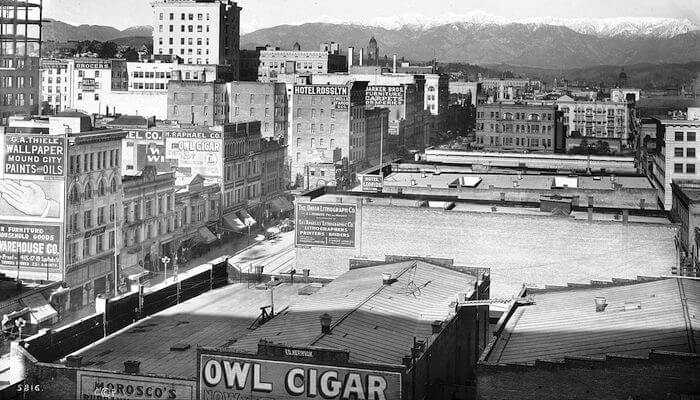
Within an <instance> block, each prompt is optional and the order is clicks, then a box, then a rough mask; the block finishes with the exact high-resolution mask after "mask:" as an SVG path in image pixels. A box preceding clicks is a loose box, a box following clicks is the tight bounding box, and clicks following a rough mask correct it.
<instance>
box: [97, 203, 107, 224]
mask: <svg viewBox="0 0 700 400" xmlns="http://www.w3.org/2000/svg"><path fill="white" fill-rule="evenodd" d="M104 223H105V208H104V207H100V208H98V209H97V225H103V224H104Z"/></svg>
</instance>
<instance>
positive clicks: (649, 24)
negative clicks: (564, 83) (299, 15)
mask: <svg viewBox="0 0 700 400" xmlns="http://www.w3.org/2000/svg"><path fill="white" fill-rule="evenodd" d="M306 22H323V23H331V24H342V25H361V26H372V27H379V28H384V29H390V30H401V29H409V30H427V29H431V28H435V27H438V26H443V25H450V24H459V25H508V24H512V23H520V24H534V25H553V26H565V27H567V28H569V29H571V30H573V31H575V32H578V33H582V34H587V35H595V36H599V37H612V36H627V37H629V36H652V37H661V38H670V37H673V36H676V35H680V34H684V33H688V32H690V31H694V30H698V29H700V27H698V26H697V25H695V24H694V23H693V22H691V21H690V20H689V19H687V18H659V17H617V18H557V17H532V18H522V19H511V18H505V17H500V16H496V15H492V14H489V13H486V12H483V11H471V12H469V13H466V14H457V13H446V14H443V15H441V16H438V17H430V16H426V15H419V14H404V15H398V16H391V17H377V18H374V19H371V20H363V21H347V20H342V19H339V18H336V17H330V16H320V17H318V18H314V20H313V21H306ZM301 23H302V22H299V23H297V24H295V25H298V24H301ZM244 25H245V24H244ZM258 28H261V27H254V26H244V27H243V31H244V32H243V33H249V32H252V31H254V30H256V29H258Z"/></svg>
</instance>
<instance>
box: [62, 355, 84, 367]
mask: <svg viewBox="0 0 700 400" xmlns="http://www.w3.org/2000/svg"><path fill="white" fill-rule="evenodd" d="M82 365H83V357H82V356H68V357H66V366H67V367H71V368H80V367H81V366H82Z"/></svg>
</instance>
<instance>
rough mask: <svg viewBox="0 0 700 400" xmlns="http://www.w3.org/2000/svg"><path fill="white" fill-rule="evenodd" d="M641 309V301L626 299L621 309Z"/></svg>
mask: <svg viewBox="0 0 700 400" xmlns="http://www.w3.org/2000/svg"><path fill="white" fill-rule="evenodd" d="M641 309H642V303H641V302H639V301H628V302H626V303H625V306H624V308H623V310H625V311H633V310H641Z"/></svg>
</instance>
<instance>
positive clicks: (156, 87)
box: [130, 82, 168, 90]
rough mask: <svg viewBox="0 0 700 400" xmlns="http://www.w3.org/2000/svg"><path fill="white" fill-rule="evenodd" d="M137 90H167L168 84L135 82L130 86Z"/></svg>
mask: <svg viewBox="0 0 700 400" xmlns="http://www.w3.org/2000/svg"><path fill="white" fill-rule="evenodd" d="M130 86H131V87H132V88H133V89H135V90H144V89H145V90H166V89H168V84H167V83H154V82H145V83H144V82H134V83H133V84H131V85H130Z"/></svg>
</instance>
